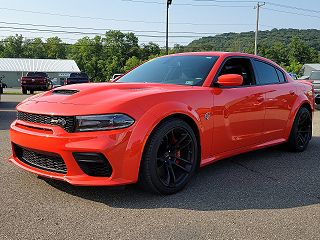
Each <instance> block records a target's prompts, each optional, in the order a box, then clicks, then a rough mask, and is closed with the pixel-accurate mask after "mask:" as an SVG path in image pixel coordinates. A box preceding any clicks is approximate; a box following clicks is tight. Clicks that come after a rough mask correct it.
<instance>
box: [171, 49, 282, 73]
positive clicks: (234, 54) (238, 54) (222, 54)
mask: <svg viewBox="0 0 320 240" xmlns="http://www.w3.org/2000/svg"><path fill="white" fill-rule="evenodd" d="M169 56H217V57H223V58H227V57H247V58H255V59H258V60H261V61H264V62H267V63H270V64H272V65H275V66H277V67H278V68H280V69H283V68H282V67H281V66H279V65H278V64H277V63H275V62H273V61H271V60H269V59H267V58H264V57H260V56H258V55H254V54H249V53H242V52H215V51H212V52H184V53H176V54H171V55H169Z"/></svg>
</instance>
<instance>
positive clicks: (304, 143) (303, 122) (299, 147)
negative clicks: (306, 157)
mask: <svg viewBox="0 0 320 240" xmlns="http://www.w3.org/2000/svg"><path fill="white" fill-rule="evenodd" d="M311 138H312V117H311V113H310V111H309V110H308V109H306V108H305V107H302V108H301V109H300V110H299V111H298V113H297V116H296V118H295V120H294V123H293V126H292V129H291V133H290V137H289V141H288V143H287V146H288V148H289V150H290V151H294V152H302V151H304V150H305V149H306V148H307V147H308V144H309V142H310V140H311Z"/></svg>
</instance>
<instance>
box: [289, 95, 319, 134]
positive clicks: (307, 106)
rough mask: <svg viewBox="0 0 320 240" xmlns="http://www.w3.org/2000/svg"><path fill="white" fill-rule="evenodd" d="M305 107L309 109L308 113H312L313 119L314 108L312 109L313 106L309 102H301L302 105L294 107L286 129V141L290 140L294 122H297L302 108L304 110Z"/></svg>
mask: <svg viewBox="0 0 320 240" xmlns="http://www.w3.org/2000/svg"><path fill="white" fill-rule="evenodd" d="M303 107H305V108H306V109H308V111H309V112H310V115H311V117H312V118H313V114H312V113H313V108H312V105H311V104H310V102H309V101H308V100H305V101H301V102H300V104H297V105H296V106H294V107H293V108H292V112H291V116H290V118H289V121H288V124H287V129H286V134H285V136H286V139H289V136H290V133H291V129H292V126H293V123H294V120H295V118H296V116H297V114H298V112H299V110H300V109H301V108H303Z"/></svg>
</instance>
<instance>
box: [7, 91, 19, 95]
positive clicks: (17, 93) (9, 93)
mask: <svg viewBox="0 0 320 240" xmlns="http://www.w3.org/2000/svg"><path fill="white" fill-rule="evenodd" d="M3 95H22V92H4V93H3Z"/></svg>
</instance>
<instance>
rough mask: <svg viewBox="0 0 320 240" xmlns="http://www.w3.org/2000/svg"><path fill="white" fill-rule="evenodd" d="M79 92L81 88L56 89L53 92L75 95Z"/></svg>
mask: <svg viewBox="0 0 320 240" xmlns="http://www.w3.org/2000/svg"><path fill="white" fill-rule="evenodd" d="M77 92H79V90H69V89H57V90H54V91H53V92H52V94H61V95H73V94H75V93H77Z"/></svg>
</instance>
